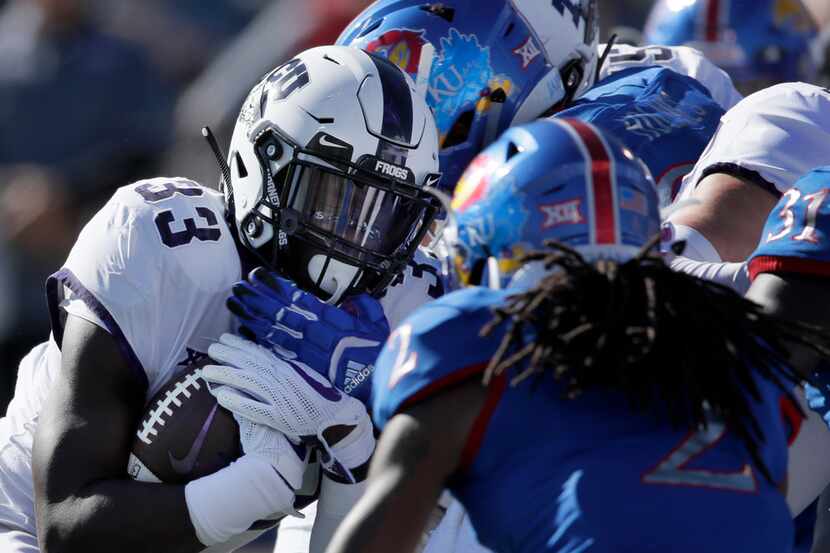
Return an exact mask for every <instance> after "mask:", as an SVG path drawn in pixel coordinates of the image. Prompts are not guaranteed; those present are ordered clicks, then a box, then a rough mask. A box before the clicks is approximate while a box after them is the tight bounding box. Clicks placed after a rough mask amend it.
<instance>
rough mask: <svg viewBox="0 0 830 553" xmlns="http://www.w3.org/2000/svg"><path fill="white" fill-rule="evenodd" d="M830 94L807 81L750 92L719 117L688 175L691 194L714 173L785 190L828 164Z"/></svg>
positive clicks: (686, 191) (684, 194)
mask: <svg viewBox="0 0 830 553" xmlns="http://www.w3.org/2000/svg"><path fill="white" fill-rule="evenodd" d="M828 144H830V94H828V92H827V91H826V90H824V89H822V88H820V87H817V86H813V85H810V84H805V83H784V84H779V85H775V86H772V87H770V88H767V89H764V90H762V91H760V92H756V93H755V94H752V95H750V96H747V97H746V98H745V99H744V100H742V101H741V102H740V103H739V104H738V105H736V106H735V107H734V108H732V109H731V110H729V111H728V112H727V113H726V115H724V116H723V117H722V118H721V124H720V127H719V128H718V130H717V132H716V133H715V136H713V137H712V140H711V141H710V142H709V145H708V146H706V149H705V150H704V152H703V155H702V156H701V157H700V159H699V160H698V162H697V164H696V165H695V167H694V169H693V170H692V172H691V173H689V174H688V175H687V176H686V177H685V178H684V179H683V184H682V185H681V188H680V192H679V194H678V196H677V199H678V200H683V199H686V198H688V197H689V196H690V195H691V193H692V191H693V190H694V188H695V187H696V186H697V184H698V183H699V182H700V181H701V180H703V179H704V178H705V177H707V176H708V175H710V174H712V173H727V174H732V175H734V176H736V177H738V178H741V179H744V180H749V181H751V182H754V183H755V184H758V185H759V186H761V187H763V188H766V189H768V190H770V192H772V193H777V194H783V193H784V192H786V191H787V190H789V189H790V188H791V187H792V185H793V184H794V183H795V181H796V180H798V179H799V178H801V177H802V176H803V175H805V174H806V173H808V172H809V171H811V170H812V169H814V168H816V167H821V166H824V165H828V164H830V148H828Z"/></svg>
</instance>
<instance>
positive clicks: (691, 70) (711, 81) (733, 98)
mask: <svg viewBox="0 0 830 553" xmlns="http://www.w3.org/2000/svg"><path fill="white" fill-rule="evenodd" d="M604 51H605V44H600V45H599V53H600V55H601V54H602V53H603V52H604ZM651 65H660V66H662V67H667V68H669V69H671V70H672V71H675V72H677V73H680V74H681V75H686V76H687V77H691V78H693V79H695V80H696V81H697V82H699V83H700V84H702V85H703V86H705V87H706V89H707V90H708V91H709V94H711V95H712V98H713V99H714V100H715V101H716V102H717V103H719V104H720V105H721V107H722V108H723V109H725V110H729V109H731V108H732V107H733V106H734V105H735V104H737V103H738V102H740V101H741V99H742V98H743V96H741V93H740V92H738V90H737V89H736V88H735V85H734V84H732V78H731V77H730V76H729V74H728V73H727V72H726V71H724V70H723V69H721V68H720V67H718V66H717V65H715V64H714V63H712V62H711V61H709V60H708V59H706V57H705V56H704V55H703V54H702V53H701V52H700V51H699V50H695V49H694V48H689V47H688V46H644V47H636V46H629V45H627V44H619V45H615V46H614V47H613V48H612V49H611V52H610V53H609V55H608V59H607V60H606V61H605V63H604V64H603V66H602V69H601V70H600V75H599V78H600V80H602V79H604V78H605V77H608V76H609V75H613V74H614V73H616V72H618V71H622V70H624V69H629V68H631V67H646V66H651Z"/></svg>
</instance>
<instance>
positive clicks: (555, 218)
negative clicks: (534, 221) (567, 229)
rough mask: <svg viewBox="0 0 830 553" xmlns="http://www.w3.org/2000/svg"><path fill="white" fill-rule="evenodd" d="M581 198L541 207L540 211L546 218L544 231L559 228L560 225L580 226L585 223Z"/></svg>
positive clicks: (543, 226) (543, 223)
mask: <svg viewBox="0 0 830 553" xmlns="http://www.w3.org/2000/svg"><path fill="white" fill-rule="evenodd" d="M581 203H582V200H580V199H579V198H576V199H573V200H567V201H564V202H559V203H555V204H547V205H540V206H539V210H540V211H541V212H542V214H543V215H544V216H545V220H544V221H543V222H542V230H547V229H549V228H553V227H558V226H559V225H578V224H580V223H582V222H584V221H585V219H584V218H583V217H582V213H581V210H580V205H581Z"/></svg>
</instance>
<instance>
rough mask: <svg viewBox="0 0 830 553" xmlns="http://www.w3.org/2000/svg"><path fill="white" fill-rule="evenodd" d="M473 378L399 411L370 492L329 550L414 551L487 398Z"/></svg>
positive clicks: (378, 455)
mask: <svg viewBox="0 0 830 553" xmlns="http://www.w3.org/2000/svg"><path fill="white" fill-rule="evenodd" d="M486 394H487V389H486V388H485V387H483V386H482V385H481V382H480V381H479V380H478V379H475V378H474V379H473V380H471V381H468V382H467V383H465V384H463V385H461V386H458V387H456V388H454V389H451V390H449V391H446V392H443V393H441V394H439V395H436V396H434V397H431V398H429V399H428V400H425V401H424V402H423V403H420V404H418V405H416V406H414V407H411V408H409V409H405V410H404V411H402V412H400V413H398V414H397V415H395V416H394V417H392V419H391V420H390V421H389V423H388V424H387V425H386V428H385V429H384V431H383V433H382V434H381V437H380V440H379V442H378V447H377V449H376V451H375V456H374V459H373V460H372V465H371V468H370V470H369V480H368V486H367V489H366V492H365V493H364V494H363V497H361V499H360V501H358V503H357V505H355V507H354V509H353V510H352V511H351V513H350V514H349V516H348V517H346V519H345V520H344V522H343V524H342V525H341V526H340V528H339V529H338V530H337V532H336V533H335V535H334V538H333V539H332V543H331V545H330V546H329V548H328V549H327V550H326V551H327V553H357V552H361V553H388V552H389V551H400V552H402V553H403V552H411V551H414V550H415V548H416V547H417V546H418V544H419V542H420V540H421V536H422V532H423V530H424V528H425V527H426V525H427V522H428V519H429V516H430V513H431V512H432V510H433V509H434V508H435V505H436V503H437V502H438V498H439V496H440V495H441V492H442V491H443V490H444V488H445V487H446V484H447V481H448V479H449V478H450V477H451V476H452V475H453V474H454V473H455V472H456V471H457V470H458V467H459V464H460V460H461V454H462V450H463V448H464V446H465V444H466V443H467V439H468V437H469V434H470V431H471V430H472V428H473V425H474V423H475V420H476V418H477V416H478V414H479V412H480V411H481V408H482V406H483V404H484V401H485V399H486Z"/></svg>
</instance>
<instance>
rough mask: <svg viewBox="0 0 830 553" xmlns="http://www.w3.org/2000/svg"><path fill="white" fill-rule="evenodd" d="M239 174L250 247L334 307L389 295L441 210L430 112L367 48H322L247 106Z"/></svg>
mask: <svg viewBox="0 0 830 553" xmlns="http://www.w3.org/2000/svg"><path fill="white" fill-rule="evenodd" d="M228 165H229V166H230V180H231V183H230V184H231V186H230V187H225V194H226V201H227V204H228V209H229V215H230V217H231V218H232V219H233V222H235V225H236V231H237V233H238V237H239V241H240V242H241V244H242V245H243V246H245V247H246V248H247V249H248V250H249V251H251V252H253V253H254V254H255V255H256V257H257V260H258V262H259V263H262V264H264V265H266V266H268V267H269V268H271V269H274V270H277V271H279V272H280V273H282V274H284V275H285V276H287V277H288V278H290V279H292V280H294V281H295V282H296V283H297V284H298V285H299V286H301V287H302V288H304V289H306V290H308V291H311V292H313V293H315V294H316V295H318V296H319V297H320V298H321V299H323V300H326V301H329V302H331V303H336V302H338V301H339V300H340V299H341V298H342V297H343V295H344V294H349V293H360V292H369V293H373V294H378V293H380V292H381V291H383V289H385V287H386V286H387V285H388V284H389V283H390V282H391V281H392V279H393V278H394V277H395V276H396V275H397V274H398V273H399V272H400V271H402V270H403V268H404V267H405V266H406V264H407V263H408V262H409V260H410V259H411V257H412V255H413V254H414V253H415V249H416V248H417V247H418V244H419V243H420V242H421V240H422V239H423V237H424V234H425V233H426V231H427V230H428V228H429V226H430V223H431V221H432V219H433V217H434V215H435V213H436V211H437V209H438V208H439V206H440V204H439V203H438V202H437V200H436V199H435V198H434V196H432V195H431V194H430V193H429V192H428V189H429V188H430V187H433V186H435V185H436V184H437V182H438V180H439V173H438V133H437V131H436V128H435V122H434V120H433V118H432V115H431V113H430V111H429V108H428V107H427V106H426V103H425V102H424V100H423V98H422V97H421V96H419V95H418V94H417V93H416V91H415V85H414V83H413V82H412V80H411V79H410V78H409V77H407V76H406V75H405V74H404V73H403V72H402V71H401V70H400V69H398V68H397V67H396V66H395V65H394V64H392V63H390V62H389V61H387V60H385V59H383V58H381V57H377V56H373V55H370V54H367V53H365V52H363V51H361V50H358V49H356V48H348V47H343V46H324V47H319V48H313V49H311V50H307V51H305V52H303V53H301V54H299V55H298V56H297V57H296V58H294V59H292V60H291V61H289V62H288V63H285V64H283V65H281V66H279V67H277V68H276V69H274V70H273V71H272V72H271V73H269V74H268V75H267V76H266V77H265V78H264V79H263V80H262V81H261V82H260V83H259V84H257V85H256V86H255V87H254V88H253V90H252V91H251V93H250V95H249V96H248V98H247V100H246V101H245V103H244V105H243V106H242V111H241V113H240V114H239V119H238V121H237V123H236V127H235V129H234V133H233V138H232V139H231V146H230V152H229V155H228Z"/></svg>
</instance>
